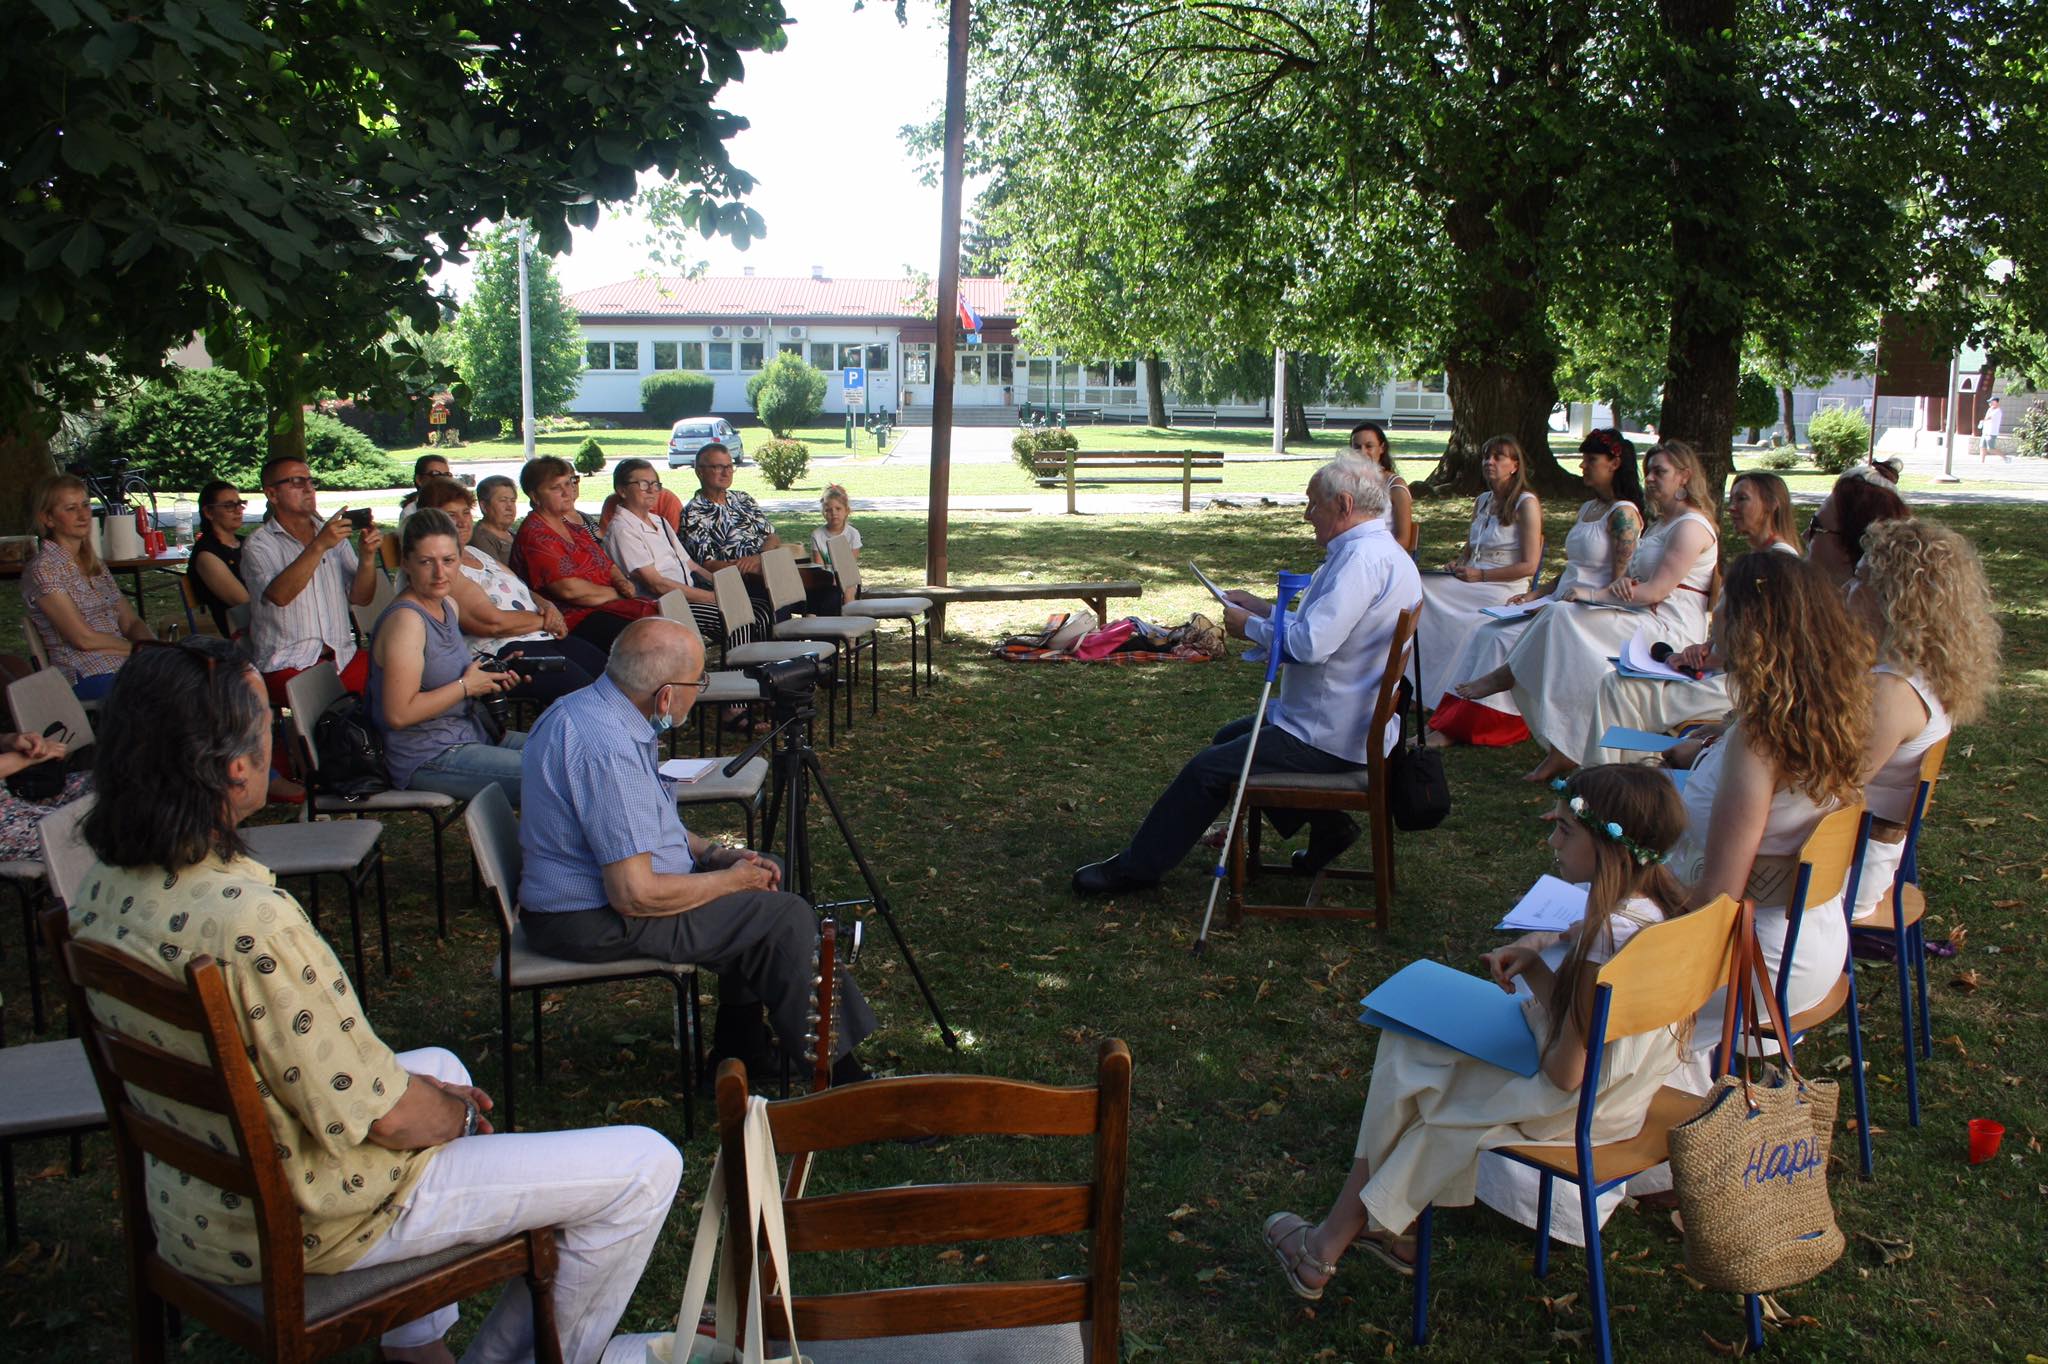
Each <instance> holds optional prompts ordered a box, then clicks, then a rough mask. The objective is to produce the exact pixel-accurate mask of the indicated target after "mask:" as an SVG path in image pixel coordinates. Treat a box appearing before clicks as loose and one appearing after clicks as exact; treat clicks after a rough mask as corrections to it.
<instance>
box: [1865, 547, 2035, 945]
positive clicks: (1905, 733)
mask: <svg viewBox="0 0 2048 1364" xmlns="http://www.w3.org/2000/svg"><path fill="white" fill-rule="evenodd" d="M1862 547H1863V554H1862V557H1861V558H1860V559H1859V560H1858V561H1857V564H1856V576H1855V577H1854V578H1853V579H1852V580H1851V581H1852V583H1853V585H1854V590H1853V591H1852V592H1851V593H1850V597H1849V604H1850V607H1851V609H1852V611H1854V612H1856V613H1857V614H1860V615H1862V616H1863V617H1864V618H1865V620H1866V621H1868V622H1869V623H1870V624H1871V625H1872V627H1873V628H1874V629H1875V630H1876V631H1877V637H1878V642H1877V659H1878V662H1877V670H1876V674H1875V677H1874V679H1873V680H1874V682H1875V684H1876V685H1875V690H1876V696H1875V704H1876V714H1875V718H1874V720H1873V722H1872V725H1871V731H1870V747H1869V749H1868V751H1867V752H1866V754H1865V757H1864V770H1865V771H1866V772H1868V773H1869V774H1870V779H1869V781H1868V782H1867V783H1866V784H1865V786H1864V788H1863V803H1864V805H1865V806H1867V807H1868V808H1869V810H1870V844H1869V846H1868V847H1867V848H1866V849H1865V851H1864V854H1863V874H1862V879H1861V880H1860V881H1859V882H1858V888H1857V895H1856V917H1857V918H1859V919H1861V918H1864V917H1865V916H1867V915H1870V914H1871V913H1872V912H1873V911H1874V910H1876V909H1877V907H1878V904H1879V901H1880V900H1882V899H1884V897H1885V896H1886V895H1887V894H1888V893H1889V892H1890V891H1891V889H1892V883H1893V879H1894V877H1895V875H1896V873H1897V872H1898V869H1899V858H1900V855H1901V854H1902V853H1903V852H1904V851H1905V839H1906V826H1907V824H1908V823H1909V822H1910V821H1911V819H1912V817H1913V803H1914V800H1915V798H1916V797H1917V796H1918V794H1919V790H1920V760H1921V758H1922V757H1923V756H1924V755H1925V754H1926V752H1927V750H1928V749H1930V748H1932V747H1934V745H1935V744H1937V743H1939V742H1940V741H1941V740H1943V739H1945V738H1947V737H1948V735H1949V733H1950V731H1951V730H1952V729H1953V728H1954V726H1956V725H1958V724H1968V723H1970V722H1971V721H1973V720H1975V719H1977V718H1978V717H1979V716H1981V715H1982V714H1983V713H1984V707H1985V705H1986V703H1987V701H1988V700H1989V698H1990V695H1991V692H1992V689H1993V688H1994V687H1995V686H1996V685H1997V681H1998V652H1999V628H1998V620H1997V618H1996V617H1995V616H1994V615H1993V614H1992V606H1991V588H1990V585H1989V584H1988V583H1987V582H1985V580H1984V565H1983V564H1982V563H1981V562H1979V560H1978V558H1977V551H1976V550H1975V549H1973V548H1972V547H1971V545H1970V542H1969V541H1968V540H1965V539H1964V538H1963V537H1962V536H1960V535H1958V534H1956V533H1955V532H1954V531H1952V530H1949V529H1948V528H1947V527H1945V526H1937V525H1933V524H1931V523H1929V522H1926V521H1880V522H1877V523H1875V524H1873V525H1872V526H1871V527H1870V528H1869V530H1868V531H1866V532H1865V534H1864V537H1863V546H1862ZM1878 919H1879V921H1880V922H1881V923H1884V924H1889V923H1890V922H1891V906H1890V903H1889V901H1886V903H1885V905H1884V910H1883V913H1882V914H1880V915H1879V916H1878Z"/></svg>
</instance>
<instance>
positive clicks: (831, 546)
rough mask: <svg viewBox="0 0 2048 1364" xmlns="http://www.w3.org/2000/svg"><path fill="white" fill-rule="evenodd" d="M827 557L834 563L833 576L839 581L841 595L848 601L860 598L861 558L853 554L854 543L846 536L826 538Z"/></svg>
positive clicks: (829, 536)
mask: <svg viewBox="0 0 2048 1364" xmlns="http://www.w3.org/2000/svg"><path fill="white" fill-rule="evenodd" d="M825 557H826V558H827V559H829V560H831V562H832V575H833V576H834V577H835V578H837V579H838V580H839V595H840V596H842V597H844V598H846V600H848V601H856V600H858V599H859V597H860V556H859V555H858V554H855V553H854V552H853V541H851V540H849V539H847V538H846V537H845V536H844V535H828V536H826V537H825Z"/></svg>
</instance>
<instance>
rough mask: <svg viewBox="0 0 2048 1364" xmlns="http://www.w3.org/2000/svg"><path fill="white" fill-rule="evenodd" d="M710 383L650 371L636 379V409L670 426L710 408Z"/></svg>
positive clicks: (678, 372)
mask: <svg viewBox="0 0 2048 1364" xmlns="http://www.w3.org/2000/svg"><path fill="white" fill-rule="evenodd" d="M711 387H712V382H711V376H710V375H708V374H685V373H683V372H682V371H681V370H673V369H668V370H663V371H661V372H660V373H659V374H650V375H648V376H647V377H646V378H645V379H642V380H641V381H640V410H641V411H642V412H644V413H646V414H647V418H648V420H649V421H652V422H655V423H657V424H658V425H661V426H673V425H675V424H676V423H677V422H679V421H681V420H682V419H683V418H685V417H701V416H704V415H705V414H707V413H708V412H710V411H711ZM819 396H821V397H822V396H823V395H822V394H821V395H819ZM577 429H579V430H580V429H582V428H577Z"/></svg>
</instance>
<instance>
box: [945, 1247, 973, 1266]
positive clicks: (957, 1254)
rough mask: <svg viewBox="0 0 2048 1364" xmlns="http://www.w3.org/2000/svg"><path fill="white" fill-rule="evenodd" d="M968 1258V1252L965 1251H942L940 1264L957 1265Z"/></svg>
mask: <svg viewBox="0 0 2048 1364" xmlns="http://www.w3.org/2000/svg"><path fill="white" fill-rule="evenodd" d="M966 1258H967V1252H966V1251H964V1250H942V1251H940V1252H939V1263H940V1264H948V1265H957V1264H959V1263H960V1262H961V1261H962V1260H965V1259H966Z"/></svg>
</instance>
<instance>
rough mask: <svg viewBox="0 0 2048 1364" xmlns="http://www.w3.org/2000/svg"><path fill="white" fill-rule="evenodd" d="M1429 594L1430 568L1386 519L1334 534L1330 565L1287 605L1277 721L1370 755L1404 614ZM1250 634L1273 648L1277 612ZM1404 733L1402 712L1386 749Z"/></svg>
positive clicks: (1345, 753)
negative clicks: (1420, 567) (1425, 590)
mask: <svg viewBox="0 0 2048 1364" xmlns="http://www.w3.org/2000/svg"><path fill="white" fill-rule="evenodd" d="M1421 601H1422V577H1421V575H1420V574H1418V573H1417V572H1416V571H1415V564H1414V561H1413V560H1411V559H1409V557H1408V554H1407V551H1405V550H1403V549H1402V548H1401V547H1400V546H1399V545H1397V544H1395V543H1394V537H1393V536H1392V535H1390V534H1388V533H1387V528H1386V526H1384V525H1383V524H1381V523H1380V522H1378V521H1368V522H1366V523H1365V524H1363V525H1359V526H1353V527H1352V528H1351V529H1350V530H1347V531H1345V532H1344V533H1343V534H1342V535H1339V536H1338V537H1337V538H1336V539H1334V540H1332V541H1330V544H1329V548H1328V551H1327V553H1326V556H1325V558H1324V559H1323V566H1322V567H1321V568H1319V569H1317V570H1316V572H1315V576H1314V577H1313V578H1312V579H1310V581H1309V585H1308V590H1307V591H1306V592H1303V593H1302V594H1301V603H1300V605H1299V606H1298V607H1297V608H1296V609H1295V610H1293V611H1290V612H1289V613H1288V614H1287V625H1286V632H1287V641H1286V643H1287V657H1286V659H1285V660H1284V661H1283V664H1282V667H1281V680H1280V698H1279V699H1278V700H1277V701H1275V702H1274V703H1273V707H1272V711H1271V714H1272V717H1273V723H1274V724H1276V725H1278V726H1280V728H1282V729H1284V730H1286V731H1287V732H1288V733H1289V734H1292V735H1293V736H1294V737H1295V738H1297V739H1299V740H1301V741H1302V742H1303V743H1305V744H1308V745H1310V746H1312V747H1314V748H1319V749H1321V750H1322V751H1323V752H1325V753H1328V754H1331V755H1332V756H1334V757H1338V758H1343V759H1345V760H1347V761H1349V762H1355V763H1362V762H1365V761H1366V759H1367V758H1368V757H1369V756H1370V754H1371V749H1372V740H1371V735H1370V733H1369V730H1370V729H1371V726H1372V708H1373V706H1374V704H1375V703H1376V702H1377V701H1378V700H1379V690H1380V677H1381V674H1383V673H1384V672H1385V671H1386V667H1387V646H1388V645H1390V644H1392V643H1393V640H1394V624H1395V617H1397V616H1398V615H1399V614H1400V613H1401V612H1402V611H1404V610H1406V609H1408V608H1409V607H1411V606H1417V605H1420V604H1421ZM1245 637H1246V638H1247V639H1249V640H1251V642H1252V643H1254V644H1257V645H1260V646H1262V647H1266V648H1270V647H1272V643H1273V625H1272V622H1271V620H1269V619H1265V618H1261V617H1256V616H1255V617H1253V618H1251V619H1249V620H1247V621H1246V622H1245ZM1400 737H1401V720H1400V717H1399V716H1398V715H1396V716H1395V717H1393V719H1391V720H1390V721H1389V722H1388V725H1387V732H1386V733H1385V734H1384V735H1382V736H1381V740H1380V742H1381V745H1382V746H1381V749H1380V752H1381V754H1382V755H1384V754H1386V753H1389V752H1391V751H1392V750H1393V747H1394V745H1395V743H1397V742H1398V741H1399V740H1400Z"/></svg>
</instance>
